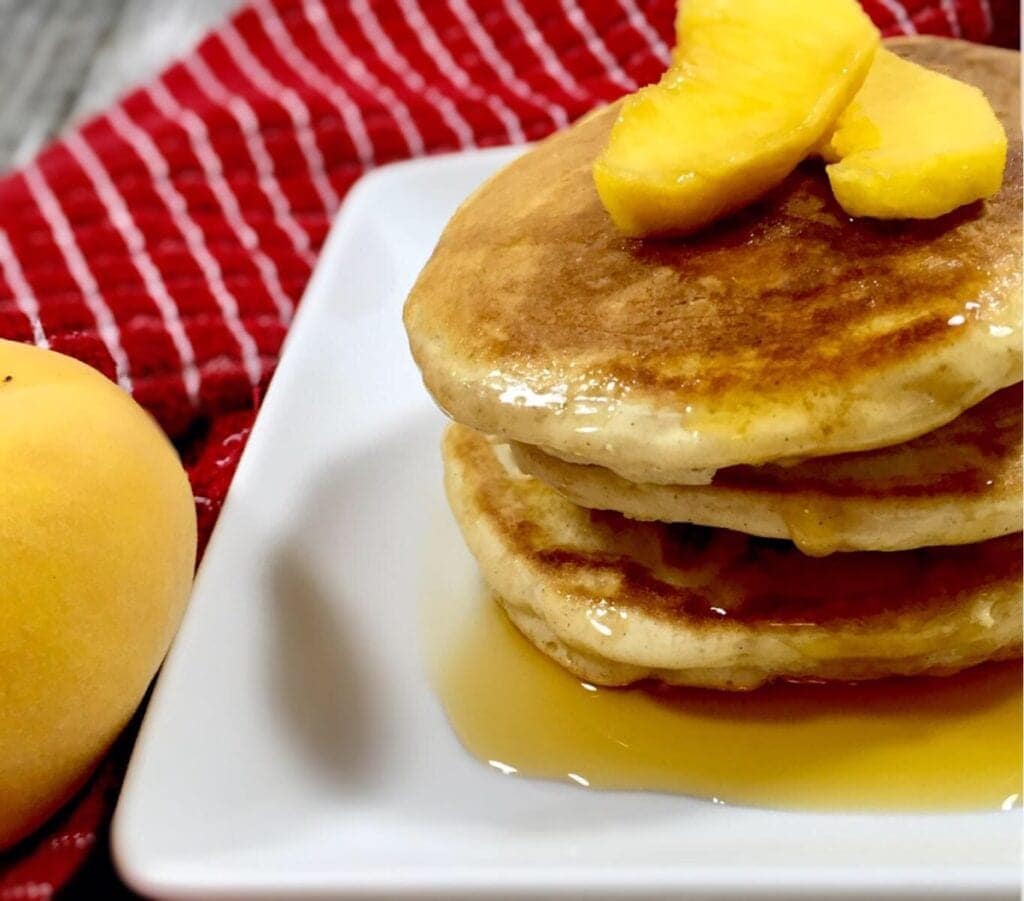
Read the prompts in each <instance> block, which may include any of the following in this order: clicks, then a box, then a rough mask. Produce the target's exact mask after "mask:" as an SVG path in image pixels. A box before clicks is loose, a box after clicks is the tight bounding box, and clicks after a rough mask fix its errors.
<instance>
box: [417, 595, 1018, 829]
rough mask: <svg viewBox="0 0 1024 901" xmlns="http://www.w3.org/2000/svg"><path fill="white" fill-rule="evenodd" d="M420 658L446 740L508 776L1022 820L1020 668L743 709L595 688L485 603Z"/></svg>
mask: <svg viewBox="0 0 1024 901" xmlns="http://www.w3.org/2000/svg"><path fill="white" fill-rule="evenodd" d="M431 653H432V655H433V657H434V660H433V663H434V669H435V678H436V685H437V688H438V691H439V694H440V697H441V700H442V702H443V704H444V708H445V711H446V713H447V716H448V719H449V721H450V723H451V726H452V728H453V729H454V730H455V732H456V734H457V735H458V737H459V739H460V741H461V742H462V744H463V745H464V747H465V748H466V749H467V750H468V751H469V752H470V753H471V754H473V755H474V756H475V757H477V758H478V759H479V760H480V761H482V762H484V763H487V764H489V765H490V766H492V767H494V769H495V770H497V771H498V772H500V773H502V774H504V775H506V776H511V777H519V778H521V777H527V778H531V777H532V778H543V779H554V780H558V781H564V782H571V783H574V784H576V785H579V786H584V787H588V788H591V789H624V790H651V791H661V792H670V793H677V794H685V795H692V796H696V797H701V798H706V799H709V800H713V801H715V802H716V803H723V804H740V805H752V806H760V807H775V808H788V809H817V810H844V811H878V810H905V811H967V810H972V811H986V810H1000V809H1003V810H1006V809H1010V808H1011V807H1016V806H1019V805H1020V797H1021V771H1022V759H1021V758H1022V755H1021V745H1022V731H1021V730H1022V725H1021V719H1022V717H1021V667H1020V663H1019V662H1017V661H1013V662H1010V663H1004V664H991V665H986V666H982V667H977V668H975V669H973V670H970V671H967V672H965V673H961V674H960V675H957V676H952V677H947V678H921V679H888V680H882V681H877V682H865V683H860V684H832V685H823V684H802V685H798V684H785V683H783V684H776V685H772V686H769V687H766V688H761V689H758V690H756V691H753V692H749V693H732V692H717V691H710V690H698V689H670V688H665V687H648V688H631V689H609V688H598V687H596V686H592V685H588V684H585V683H581V682H580V681H579V680H578V679H576V678H574V677H573V676H571V675H570V674H569V673H567V672H565V671H564V670H562V669H561V668H560V667H559V666H557V665H556V664H554V663H553V662H551V661H550V660H548V659H547V658H546V657H544V656H543V655H542V654H540V653H539V652H537V651H536V650H535V649H534V648H533V647H532V645H530V644H529V643H528V642H527V641H526V640H525V639H524V638H523V637H522V636H520V635H519V633H518V632H517V631H516V630H515V628H514V627H513V626H512V625H511V624H510V623H509V622H508V620H507V619H506V618H505V616H504V614H503V613H502V612H501V610H500V609H499V608H498V606H497V605H496V604H494V603H492V602H491V601H490V600H487V599H482V600H481V601H480V603H479V605H478V609H476V610H475V612H474V613H473V614H472V615H471V617H470V618H469V619H468V621H467V622H466V625H465V626H464V628H463V630H462V631H461V632H460V633H457V634H452V635H449V636H448V637H447V638H446V639H445V640H444V641H443V642H436V641H435V643H434V647H433V648H432V651H431ZM495 775H496V776H497V773H496V774H495Z"/></svg>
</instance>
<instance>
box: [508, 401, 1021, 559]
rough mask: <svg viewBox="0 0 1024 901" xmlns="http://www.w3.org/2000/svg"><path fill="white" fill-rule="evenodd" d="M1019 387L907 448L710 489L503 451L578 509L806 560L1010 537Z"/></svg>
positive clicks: (1015, 515) (761, 469) (737, 476)
mask: <svg viewBox="0 0 1024 901" xmlns="http://www.w3.org/2000/svg"><path fill="white" fill-rule="evenodd" d="M1021 403H1022V397H1021V386H1020V384H1017V385H1013V386H1011V387H1009V388H1004V389H1002V390H1001V391H998V392H996V393H995V394H993V395H990V396H989V397H988V398H986V399H985V400H983V401H982V402H981V403H980V404H978V405H977V406H975V407H971V409H970V410H967V411H966V412H965V413H963V414H962V415H961V416H958V417H957V418H956V419H954V420H953V421H952V422H951V423H949V424H948V425H945V426H943V427H942V428H941V429H937V430H936V431H934V432H929V433H928V434H926V435H922V436H921V437H919V438H915V439H914V440H913V441H910V442H907V443H906V444H897V445H894V446H892V447H885V448H880V449H878V450H873V451H865V452H863V453H859V454H841V455H839V456H834V457H817V458H814V459H810V460H805V461H803V462H802V463H797V464H795V465H792V466H776V465H771V464H768V465H765V466H733V467H730V468H728V469H720V470H719V471H718V472H717V473H715V477H714V481H713V482H712V484H711V485H707V486H703V485H652V484H638V483H635V482H628V481H626V480H625V479H623V478H622V477H621V476H618V475H616V474H615V473H614V472H612V471H611V470H610V469H605V468H604V467H601V466H585V465H580V464H576V463H566V462H565V461H563V460H560V459H558V458H557V457H553V456H551V455H550V454H546V453H544V451H543V450H542V449H540V448H537V447H532V446H531V445H525V444H513V445H512V453H513V457H514V458H515V461H516V463H517V464H518V466H519V468H520V469H522V470H523V471H524V472H527V473H529V474H530V475H533V476H536V477H537V478H539V479H543V480H544V481H545V482H547V483H548V484H549V485H551V486H552V487H553V488H555V489H557V490H558V491H560V492H561V493H562V494H564V495H565V496H566V497H567V498H569V500H571V501H573V502H574V503H577V504H580V505H582V506H584V507H594V508H596V509H600V510H617V511H618V512H620V513H624V514H625V515H626V516H629V517H631V518H633V519H643V520H660V521H662V522H687V523H696V524H698V525H703V526H716V527H719V528H724V529H734V530H736V531H739V532H745V533H747V534H749V535H760V536H762V537H766V538H789V539H791V540H793V541H794V542H796V544H797V546H798V547H799V548H800V549H801V550H802V551H803V552H804V553H805V554H813V555H822V554H830V553H832V552H834V551H857V550H871V551H898V550H906V549H908V548H915V547H925V546H928V545H943V544H967V543H970V542H975V541H984V540H986V539H988V538H996V537H998V536H1000V535H1008V534H1010V533H1011V532H1019V531H1020V530H1021V525H1022V523H1021V517H1022V503H1021Z"/></svg>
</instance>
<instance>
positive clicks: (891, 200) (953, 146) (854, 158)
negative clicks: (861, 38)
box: [822, 50, 1006, 219]
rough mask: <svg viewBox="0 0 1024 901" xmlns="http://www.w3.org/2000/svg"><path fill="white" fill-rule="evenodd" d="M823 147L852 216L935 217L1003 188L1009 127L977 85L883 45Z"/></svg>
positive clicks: (839, 196)
mask: <svg viewBox="0 0 1024 901" xmlns="http://www.w3.org/2000/svg"><path fill="white" fill-rule="evenodd" d="M822 155H823V156H824V157H825V158H826V159H827V160H830V161H833V165H830V166H828V167H827V170H826V171H827V172H828V177H829V181H830V182H831V183H832V192H833V193H834V194H835V196H836V200H838V201H839V204H840V205H841V206H842V208H843V209H844V210H845V211H846V212H847V213H849V214H850V215H851V216H873V217H875V218H879V219H932V218H935V217H936V216H941V215H943V214H944V213H948V212H950V211H951V210H955V209H956V208H957V207H959V206H963V205H964V204H967V203H972V202H973V201H975V200H981V199H982V198H985V197H991V196H992V195H993V194H995V193H996V191H998V190H999V186H1000V185H1001V184H1002V181H1003V169H1004V167H1005V165H1006V132H1005V131H1003V126H1002V125H1001V124H1000V122H999V119H997V118H996V114H995V112H994V111H993V110H992V106H991V104H990V103H989V102H988V100H987V99H986V97H985V95H984V94H983V93H982V92H981V91H979V90H978V89H977V88H976V87H973V86H972V85H968V84H964V83H963V82H962V81H957V80H956V79H955V78H950V77H949V76H947V75H943V74H941V73H939V72H933V71H932V70H931V69H926V68H925V67H924V66H919V65H917V64H916V63H912V62H909V61H907V60H905V59H901V58H900V57H899V56H897V55H896V54H895V53H891V52H889V51H888V50H879V52H878V54H877V55H876V56H875V61H874V63H873V64H872V66H871V69H870V71H869V72H868V76H867V78H866V79H865V81H864V85H863V87H862V88H861V89H860V91H859V92H858V93H857V95H856V96H855V97H854V98H853V101H852V102H851V104H850V106H849V107H848V108H847V109H846V110H845V111H844V112H843V114H842V115H841V116H840V117H839V120H838V122H837V124H836V129H835V132H834V133H833V134H832V136H831V138H830V140H829V141H828V142H827V143H826V144H825V146H824V147H823V150H822ZM836 161H838V162H836Z"/></svg>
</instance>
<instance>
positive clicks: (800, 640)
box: [405, 39, 1022, 689]
mask: <svg viewBox="0 0 1024 901" xmlns="http://www.w3.org/2000/svg"><path fill="white" fill-rule="evenodd" d="M890 47H891V48H892V49H894V50H896V51H897V52H899V53H901V54H902V55H905V56H907V57H909V58H911V59H913V60H915V61H917V62H920V63H923V64H924V65H928V66H930V67H932V68H937V69H941V70H945V71H947V72H949V73H950V74H953V75H954V76H956V77H958V78H960V79H962V80H964V81H967V82H970V83H973V84H975V85H977V86H978V87H980V88H981V89H982V90H983V91H984V92H985V93H986V94H987V96H988V97H989V100H990V101H991V102H992V105H993V107H994V108H995V110H996V112H997V113H998V114H999V115H1000V117H1001V118H1002V120H1003V123H1004V125H1005V127H1006V130H1007V133H1008V136H1009V139H1010V155H1009V161H1008V164H1007V170H1006V175H1005V178H1004V184H1003V188H1002V191H1001V192H1000V193H999V195H998V196H996V197H994V198H993V199H992V200H990V201H988V202H985V203H978V204H973V205H971V206H968V207H963V208H961V209H959V210H957V211H955V212H953V213H951V214H949V215H947V216H944V217H942V218H940V219H937V220H931V221H900V222H878V221H874V220H867V219H857V220H852V219H850V218H849V217H847V216H846V215H845V214H844V213H843V212H842V210H841V209H840V208H839V207H838V206H837V204H836V203H835V201H834V199H833V197H832V195H831V192H830V190H829V186H828V182H827V179H826V177H825V175H824V172H823V171H822V167H821V165H820V163H817V162H809V163H807V164H805V165H804V166H802V167H801V168H800V169H798V170H797V171H796V172H794V173H793V174H792V175H791V176H790V177H789V178H788V179H787V180H786V181H785V182H784V183H783V184H782V185H781V186H780V187H779V188H778V189H776V190H775V191H773V192H772V193H771V194H769V195H768V196H766V197H764V198H762V200H761V201H759V202H757V203H756V204H754V205H753V206H751V207H748V208H747V209H746V210H744V211H742V212H741V213H740V214H738V215H736V216H734V217H732V218H730V219H728V220H726V221H723V222H720V223H718V224H716V225H715V226H713V227H711V228H710V229H707V230H705V231H703V232H701V233H700V234H698V235H695V236H692V237H690V238H687V239H676V240H645V241H637V240H631V239H626V238H623V237H622V236H621V235H619V234H618V233H617V232H616V231H615V229H614V227H613V225H612V223H611V222H610V220H609V219H608V216H607V214H606V213H605V211H604V209H603V208H602V206H601V204H600V202H599V200H598V197H597V194H596V192H595V189H594V185H593V180H592V177H591V165H592V163H593V161H594V159H595V157H596V156H597V155H598V153H599V152H600V150H601V148H602V147H603V145H604V143H605V141H606V140H607V136H608V132H609V129H610V127H611V125H612V123H613V121H614V118H615V116H616V109H615V107H612V108H608V109H605V110H602V111H599V112H597V113H595V114H592V115H591V116H589V117H587V118H586V119H584V120H582V121H581V122H579V123H577V124H576V125H575V126H574V127H573V128H571V129H569V130H568V131H566V132H563V133H561V134H559V135H556V136H555V137H553V138H551V139H549V140H548V141H546V142H545V143H543V144H542V145H540V146H539V147H537V148H536V149H534V150H533V151H531V152H530V153H528V154H526V155H525V156H524V157H522V158H520V159H519V160H517V161H516V162H515V163H513V164H512V165H511V166H509V167H507V168H506V169H505V170H503V171H502V172H500V173H499V174H498V175H496V176H495V177H494V178H492V179H491V180H490V181H489V182H488V183H486V184H485V185H484V186H483V187H481V188H480V189H479V190H478V191H477V192H476V193H475V194H474V195H473V196H472V197H470V198H469V200H467V201H466V202H465V203H464V204H463V206H462V207H461V208H460V209H459V211H458V212H457V213H456V215H455V216H454V218H453V219H452V221H451V222H450V223H449V225H448V227H447V228H446V230H445V232H444V234H443V236H442V237H441V240H440V242H439V244H438V246H437V249H436V250H435V252H434V254H433V256H432V258H431V260H430V261H429V262H428V264H427V266H426V267H425V269H424V271H423V273H422V274H421V276H420V278H419V280H418V282H417V284H416V286H415V287H414V289H413V291H412V293H411V294H410V296H409V300H408V302H407V304H406V309H405V323H406V327H407V329H408V333H409V337H410V343H411V347H412V351H413V355H414V357H415V359H416V361H417V363H418V365H419V366H420V369H421V371H422V373H423V377H424V381H425V383H426V385H427V387H428V389H429V390H430V392H431V393H432V394H433V396H434V397H435V398H436V400H437V401H438V403H439V404H440V405H441V406H442V407H443V408H444V409H445V411H446V412H448V413H449V415H450V416H451V417H452V418H453V419H455V420H456V422H457V423H459V424H458V425H453V426H452V427H451V428H450V429H449V431H448V433H447V435H446V437H445V441H444V457H445V468H446V480H447V488H448V496H449V500H450V502H451V505H452V508H453V510H454V512H455V515H456V517H457V519H458V521H459V523H460V525H461V527H462V530H463V533H464V535H465V538H466V541H467V542H468V544H469V546H470V548H471V550H472V551H473V553H474V555H475V556H476V557H477V559H478V560H479V562H480V565H481V568H482V570H483V573H484V577H485V579H486V581H487V582H488V584H489V586H490V587H491V588H492V589H493V591H494V593H495V596H496V597H497V598H498V600H499V601H500V603H502V605H503V606H504V607H505V609H506V611H507V612H508V614H509V616H510V618H511V619H512V621H513V622H514V623H515V624H516V625H517V626H518V628H519V629H520V630H521V631H522V632H523V633H524V634H525V635H526V636H527V637H528V638H529V639H530V640H531V641H532V642H533V643H534V644H536V645H537V647H538V648H540V650H542V651H543V652H544V653H546V654H548V655H550V656H551V657H553V658H554V659H556V660H557V661H558V662H559V663H561V664H562V665H563V666H565V667H566V668H567V669H569V670H570V671H572V672H573V673H575V674H577V675H579V676H580V677H581V678H584V679H586V680H588V681H591V682H595V683H600V684H624V683H628V682H632V681H636V680H638V679H644V678H655V679H659V680H661V681H664V682H668V683H673V684H685V685H704V686H712V687H718V688H732V689H746V688H752V687H755V686H757V685H759V684H761V683H763V682H765V681H768V680H771V679H775V678H796V679H867V678H876V677H881V676H889V675H911V674H922V673H930V674H946V673H952V672H956V671H958V670H960V669H962V668H964V667H967V666H972V665H974V664H978V663H981V662H983V661H986V660H996V659H1006V658H1010V657H1015V656H1019V655H1020V651H1021V554H1022V550H1021V534H1020V533H1021V515H1022V513H1021V506H1022V505H1021V471H1020V456H1021V388H1020V384H1019V382H1020V379H1021V346H1020V330H1021V322H1020V317H1021V304H1020V291H1021V281H1020V275H1021V273H1020V266H1021V172H1020V168H1021V157H1020V121H1019V99H1018V82H1019V55H1018V54H1017V53H1014V52H1011V51H1004V50H996V49H992V48H984V47H978V46H974V45H971V44H965V43H962V42H958V41H944V40H938V39H909V40H901V41H895V42H891V43H890ZM950 127H951V128H953V127H956V123H952V122H951V123H950Z"/></svg>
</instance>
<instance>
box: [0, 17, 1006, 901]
mask: <svg viewBox="0 0 1024 901" xmlns="http://www.w3.org/2000/svg"><path fill="white" fill-rule="evenodd" d="M864 5H865V7H866V9H867V10H868V12H869V13H870V14H871V16H872V17H873V18H874V19H875V21H876V22H877V23H878V25H879V27H880V28H882V30H883V31H884V32H885V33H886V34H897V33H915V32H922V33H933V34H944V35H954V36H957V37H964V38H968V39H971V40H979V41H985V40H991V39H993V37H995V38H997V39H998V41H999V42H1000V43H1004V44H1007V45H1015V44H1016V42H1017V39H1018V38H1017V35H1018V33H1019V9H1018V7H1017V4H1016V3H1010V2H1007V0H907V2H899V0H864ZM673 14H674V2H673V0H551V2H545V0H254V2H251V3H249V4H248V5H246V6H245V7H244V8H242V9H241V11H240V12H238V13H237V14H236V15H235V16H234V17H233V18H232V19H230V20H229V21H228V22H226V23H225V24H224V25H223V26H221V27H220V28H218V29H217V30H216V31H214V32H212V33H211V34H210V35H209V36H208V37H207V38H206V39H205V40H204V41H203V42H202V44H200V45H199V47H198V48H197V49H196V50H195V51H194V52H193V53H192V54H191V55H190V56H188V57H187V58H185V59H184V60H182V61H181V62H179V63H177V64H175V65H173V66H171V67H170V68H169V69H167V70H166V71H165V72H164V74H163V75H162V76H160V78H159V79H157V80H156V81H154V82H153V83H151V84H149V85H147V86H145V87H143V88H142V89H140V90H137V91H135V92H134V93H132V94H130V95H129V96H127V97H126V98H125V99H124V100H123V101H122V102H121V103H119V104H117V105H116V106H115V107H113V108H112V109H110V110H109V111H108V112H107V113H105V114H103V115H101V116H99V117H97V118H95V119H93V120H92V121H90V122H89V123H87V124H86V125H85V126H84V127H82V128H81V129H79V130H77V131H75V132H73V133H71V134H70V135H68V136H67V137H66V138H64V139H63V140H61V141H59V142H57V143H56V144H54V145H53V146H52V147H50V148H49V149H48V150H46V151H45V152H44V153H43V154H41V156H40V157H39V158H38V159H37V160H36V161H35V162H33V163H32V164H31V165H29V166H28V167H26V168H25V169H23V170H22V171H19V172H15V173H13V174H11V175H9V176H7V177H6V178H4V179H3V180H2V181H0V336H2V337H6V338H13V339H17V340H21V341H31V342H35V343H36V344H40V345H43V346H47V347H51V348H53V349H54V350H58V351H61V352H63V353H67V354H71V355H72V356H75V357H78V358H79V359H82V360H85V361H86V362H88V363H90V364H92V365H93V366H95V367H96V368H98V369H100V370H101V371H102V372H104V373H106V374H107V375H108V376H109V377H110V378H112V379H116V380H117V381H118V382H119V383H120V384H121V385H122V386H123V387H124V388H125V390H128V391H131V392H132V393H133V394H134V396H135V397H136V398H137V399H138V400H139V402H140V403H142V404H143V405H144V406H145V407H146V408H147V409H149V410H150V411H151V412H152V413H153V415H154V416H155V417H156V418H157V420H158V421H159V422H160V424H161V425H162V426H163V427H164V428H165V429H166V430H167V432H168V434H169V435H170V436H171V437H172V438H173V440H174V441H175V443H176V444H177V446H178V447H179V449H180V451H181V454H182V457H183V459H184V461H185V463H186V466H187V467H188V470H189V474H190V477H191V479H192V486H193V490H194V493H195V500H196V507H197V511H198V515H199V522H200V543H201V546H203V545H205V542H206V539H207V538H208V536H209V533H210V530H211V528H212V527H213V524H214V522H215V520H216V518H217V513H218V511H219V510H220V506H221V503H222V501H223V499H224V495H225V493H226V491H227V488H228V484H229V483H230V481H231V476H232V473H233V472H234V469H235V465H236V463H237V461H238V458H239V455H240V454H241V452H242V449H243V448H244V446H245V441H246V436H247V435H248V433H249V429H250V427H251V425H252V422H253V418H254V416H255V411H256V409H257V408H258V406H259V401H260V398H261V396H262V394H263V392H264V390H265V388H266V386H267V382H268V380H269V379H270V376H271V374H272V373H273V370H274V366H275V364H276V363H277V356H278V351H279V349H280V346H281V341H282V339H283V338H284V335H285V333H286V332H287V330H288V325H289V322H290V321H291V318H292V315H293V313H294V311H295V306H296V304H297V303H298V301H299V298H300V296H301V294H302V290H303V288H304V286H305V284H306V281H307V280H308V278H309V275H310V271H311V269H312V267H313V265H314V263H315V261H316V255H317V251H318V250H319V248H320V246H321V244H322V242H323V239H324V236H325V234H326V232H327V229H328V226H329V224H330V220H331V217H332V216H333V214H334V212H335V211H336V210H337V208H338V204H339V203H340V201H341V198H342V197H344V195H345V192H346V191H347V190H348V189H349V188H350V187H351V186H352V183H353V182H354V181H355V180H356V179H357V178H359V176H360V175H362V174H363V173H364V172H366V171H367V170H368V169H371V168H373V167H375V166H379V165H382V164H384V163H388V162H392V161H394V160H399V159H404V158H407V157H410V156H419V155H423V154H428V153H444V152H449V151H454V150H460V149H465V148H469V147H480V146H488V145H494V144H507V143H510V142H513V143H515V142H522V141H529V140H534V139H537V138H540V137H543V136H544V135H546V134H548V133H550V132H551V131H553V130H555V129H557V128H560V127H562V126H564V125H566V124H567V123H569V122H571V121H572V120H573V119H575V118H576V117H577V116H579V115H581V114H582V113H584V112H586V111H587V110H588V109H590V108H591V107H593V106H594V105H595V104H598V103H601V102H604V101H608V100H612V99H614V98H615V97H618V96H619V95H621V94H622V93H624V92H626V91H630V90H633V89H634V88H635V87H637V86H638V85H640V84H643V83H645V82H649V81H651V80H653V79H655V78H657V77H658V75H659V74H660V72H661V71H662V70H663V69H664V67H665V64H666V62H667V60H668V58H669V48H670V45H671V39H672V20H673ZM129 743H130V742H129V741H127V740H125V741H122V745H124V746H125V747H123V748H122V749H121V750H120V752H118V751H115V753H114V754H112V756H111V758H110V759H109V760H108V761H107V762H106V763H105V764H104V766H103V767H101V769H100V770H99V772H98V773H97V775H96V776H95V777H94V779H93V780H92V782H91V783H90V785H89V786H88V787H87V788H86V789H85V790H84V791H83V792H82V793H81V795H80V796H79V798H78V799H77V800H76V801H75V802H73V803H72V804H71V805H69V807H68V808H67V809H66V810H65V811H63V812H62V813H61V814H60V815H58V817H57V818H56V819H55V820H54V821H53V822H52V823H51V824H50V826H49V827H48V828H47V829H45V830H43V832H42V833H41V834H40V835H37V836H35V837H34V838H32V839H30V840H29V841H27V842H25V843H24V844H23V845H22V846H21V847H20V848H18V849H16V850H15V851H14V852H12V853H10V854H8V855H6V856H5V857H4V858H0V901H8V899H28V898H44V897H48V896H49V895H50V894H52V893H53V892H54V891H55V890H56V889H58V888H60V886H62V885H64V884H65V883H66V882H67V880H68V879H69V878H70V877H71V876H72V875H73V874H74V873H75V871H76V870H78V869H79V868H80V867H81V866H82V864H83V861H85V860H86V858H87V856H88V855H89V852H90V848H93V847H94V846H95V845H96V841H97V835H101V836H102V834H103V829H104V826H105V824H106V822H107V820H108V818H109V815H110V811H111V807H112V804H113V801H114V798H115V797H116V794H117V789H118V787H119V784H120V777H121V773H122V771H123V764H124V758H125V757H126V749H127V745H128V744H129Z"/></svg>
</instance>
